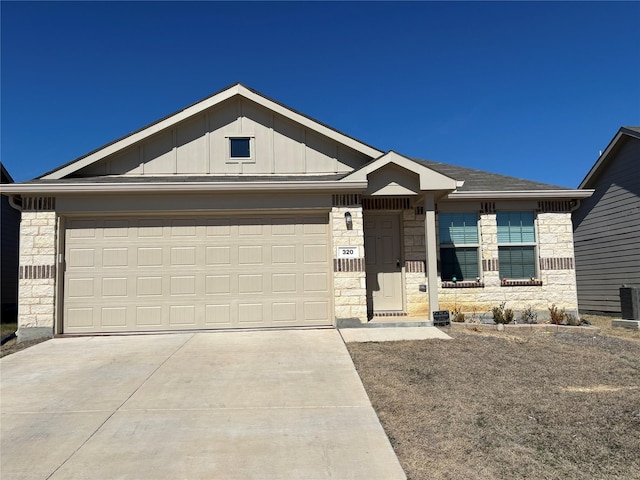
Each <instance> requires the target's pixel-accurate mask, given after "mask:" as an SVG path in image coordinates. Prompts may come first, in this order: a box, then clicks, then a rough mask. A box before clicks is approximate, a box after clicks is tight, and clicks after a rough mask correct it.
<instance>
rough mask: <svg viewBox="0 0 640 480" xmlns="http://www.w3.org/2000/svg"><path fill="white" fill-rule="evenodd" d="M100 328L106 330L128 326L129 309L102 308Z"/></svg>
mask: <svg viewBox="0 0 640 480" xmlns="http://www.w3.org/2000/svg"><path fill="white" fill-rule="evenodd" d="M100 316H101V317H100V326H101V327H102V328H105V329H109V328H122V327H126V326H127V307H102V309H101V311H100Z"/></svg>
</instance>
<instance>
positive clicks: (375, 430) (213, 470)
mask: <svg viewBox="0 0 640 480" xmlns="http://www.w3.org/2000/svg"><path fill="white" fill-rule="evenodd" d="M0 369H1V371H0V373H1V382H0V408H1V413H2V416H1V419H0V420H1V435H2V438H1V441H2V450H1V452H0V453H1V456H0V462H1V463H0V474H1V475H0V476H1V477H2V479H3V480H10V479H49V478H50V479H72V478H73V479H92V480H93V479H136V480H141V479H153V480H157V479H165V478H166V479H252V478H264V479H270V478H278V479H315V478H318V479H320V478H333V479H350V478H353V479H384V480H391V479H402V478H405V475H404V472H403V471H402V469H401V467H400V465H399V463H398V460H397V458H396V456H395V454H394V452H393V450H392V448H391V445H390V444H389V441H388V439H387V437H386V435H385V433H384V431H383V429H382V427H381V426H380V423H379V422H378V418H377V417H376V414H375V412H374V410H373V408H372V407H371V404H370V402H369V399H368V397H367V395H366V393H365V391H364V388H363V387H362V383H361V382H360V379H359V377H358V375H357V373H356V371H355V368H354V366H353V363H352V361H351V358H350V357H349V354H348V352H347V350H346V348H345V345H344V343H343V342H342V339H341V337H340V334H339V332H338V331H336V330H333V329H327V330H286V331H261V332H215V333H188V334H170V335H135V336H120V337H83V338H57V339H53V340H50V341H47V342H45V343H42V344H39V345H36V346H34V347H31V348H28V349H26V350H23V351H21V352H18V353H15V354H13V355H9V356H7V357H4V358H2V359H0Z"/></svg>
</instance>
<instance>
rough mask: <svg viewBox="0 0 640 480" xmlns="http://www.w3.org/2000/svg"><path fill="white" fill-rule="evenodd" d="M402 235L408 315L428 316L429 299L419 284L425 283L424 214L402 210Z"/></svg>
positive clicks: (412, 210)
mask: <svg viewBox="0 0 640 480" xmlns="http://www.w3.org/2000/svg"><path fill="white" fill-rule="evenodd" d="M402 233H403V235H402V237H403V241H404V278H405V282H404V283H405V289H406V299H407V306H406V311H407V314H408V315H409V316H429V299H428V297H427V294H426V293H425V292H421V291H420V285H425V284H426V283H427V279H426V273H425V270H426V267H425V262H426V253H425V246H424V216H422V215H416V212H415V209H411V210H403V211H402Z"/></svg>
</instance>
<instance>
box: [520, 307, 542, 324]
mask: <svg viewBox="0 0 640 480" xmlns="http://www.w3.org/2000/svg"><path fill="white" fill-rule="evenodd" d="M520 320H522V323H538V314H537V313H536V312H535V311H534V310H533V307H532V306H531V305H527V308H525V309H524V310H523V311H522V314H521V316H520Z"/></svg>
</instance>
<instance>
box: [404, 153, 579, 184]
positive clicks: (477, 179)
mask: <svg viewBox="0 0 640 480" xmlns="http://www.w3.org/2000/svg"><path fill="white" fill-rule="evenodd" d="M412 160H414V161H416V162H418V163H421V164H423V165H426V166H427V167H428V168H430V169H432V170H435V171H436V172H438V173H441V174H443V175H446V176H448V177H451V178H455V179H457V180H463V181H464V185H462V186H461V187H458V188H457V191H458V192H488V191H491V192H509V191H515V190H566V188H565V187H559V186H557V185H550V184H547V183H539V182H532V181H530V180H524V179H522V178H516V177H509V176H507V175H499V174H497V173H491V172H485V171H482V170H475V169H473V168H467V167H459V166H457V165H450V164H447V163H440V162H434V161H431V160H422V159H418V158H413V159H412Z"/></svg>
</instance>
